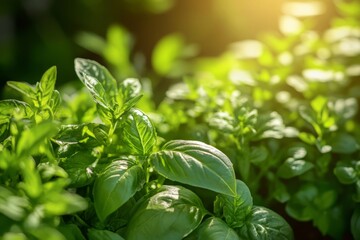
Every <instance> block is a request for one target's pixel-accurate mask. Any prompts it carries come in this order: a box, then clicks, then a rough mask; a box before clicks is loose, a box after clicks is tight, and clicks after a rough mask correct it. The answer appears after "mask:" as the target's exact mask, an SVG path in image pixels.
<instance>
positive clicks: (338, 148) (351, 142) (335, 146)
mask: <svg viewBox="0 0 360 240" xmlns="http://www.w3.org/2000/svg"><path fill="white" fill-rule="evenodd" d="M330 146H331V147H332V151H333V152H335V153H343V154H351V153H354V152H355V151H357V150H359V144H358V143H357V141H356V139H355V138H354V137H353V136H351V135H350V134H348V133H345V132H342V133H338V134H336V135H335V136H334V138H333V139H332V141H331V143H330Z"/></svg>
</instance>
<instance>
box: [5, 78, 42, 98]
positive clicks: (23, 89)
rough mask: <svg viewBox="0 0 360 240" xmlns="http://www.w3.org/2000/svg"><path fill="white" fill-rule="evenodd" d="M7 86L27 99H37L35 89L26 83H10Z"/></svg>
mask: <svg viewBox="0 0 360 240" xmlns="http://www.w3.org/2000/svg"><path fill="white" fill-rule="evenodd" d="M7 85H8V86H10V87H11V88H13V89H15V90H17V91H18V92H20V93H22V94H23V95H24V96H26V97H29V98H32V99H35V98H36V91H35V87H34V86H32V85H30V84H28V83H26V82H15V81H8V82H7Z"/></svg>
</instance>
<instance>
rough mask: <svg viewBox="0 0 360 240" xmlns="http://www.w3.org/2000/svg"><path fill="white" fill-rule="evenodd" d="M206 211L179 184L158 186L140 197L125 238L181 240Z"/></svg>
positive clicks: (197, 198)
mask: <svg viewBox="0 0 360 240" xmlns="http://www.w3.org/2000/svg"><path fill="white" fill-rule="evenodd" d="M205 212H206V210H205V209H204V207H203V205H202V202H201V200H200V198H199V197H198V196H197V195H195V194H194V193H193V192H191V191H190V190H188V189H186V188H184V187H180V186H166V185H164V186H162V187H161V188H160V189H159V190H158V191H157V192H156V193H155V194H152V195H150V196H149V197H148V198H146V199H144V200H143V202H141V204H140V205H139V207H138V208H137V210H136V211H135V213H134V215H133V216H132V218H131V220H130V223H129V225H128V230H127V237H126V239H128V240H143V239H147V240H172V239H174V240H175V239H182V238H184V237H185V236H187V235H188V234H189V233H191V232H192V231H193V230H194V229H195V228H197V226H198V225H199V224H200V222H201V220H202V218H203V216H204V214H205Z"/></svg>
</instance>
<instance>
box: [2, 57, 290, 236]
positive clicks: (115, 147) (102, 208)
mask: <svg viewBox="0 0 360 240" xmlns="http://www.w3.org/2000/svg"><path fill="white" fill-rule="evenodd" d="M75 70H76V73H77V74H78V76H79V78H80V80H81V81H82V82H83V84H84V85H85V86H86V88H87V89H88V90H89V92H90V95H91V97H92V98H93V101H94V106H90V107H89V109H86V110H85V112H86V114H87V115H88V116H86V119H89V120H91V121H89V122H86V121H84V122H78V123H77V120H78V119H77V116H78V114H74V115H72V114H71V112H72V111H75V112H77V111H83V110H82V109H81V107H82V106H81V104H79V105H76V106H75V108H73V109H67V107H68V105H67V104H71V102H69V103H67V104H63V105H61V104H60V99H61V98H60V97H59V92H57V91H56V90H55V89H54V86H55V80H56V68H55V67H52V68H50V69H49V70H48V71H47V72H46V73H45V74H44V76H43V77H42V79H41V80H40V82H39V83H38V84H37V85H36V86H35V87H33V86H30V85H27V84H26V83H15V82H10V83H9V86H11V87H13V88H14V89H16V90H18V91H19V92H20V93H22V94H23V96H24V101H20V100H3V101H0V109H1V139H2V142H1V145H0V146H1V165H0V170H1V171H0V180H1V182H0V183H1V186H0V190H1V192H0V194H1V195H0V196H1V198H0V209H1V214H0V220H1V222H2V223H3V224H2V227H1V232H0V234H1V236H2V237H3V239H15V238H16V239H54V240H57V239H59V240H60V239H94V240H96V239H130V240H131V239H154V240H155V239H156V240H158V239H164V240H165V239H183V238H185V237H186V236H188V235H190V234H196V232H197V231H200V232H204V231H206V233H202V234H210V235H214V236H215V235H216V236H221V234H222V233H220V235H219V233H218V230H217V228H218V227H217V226H214V227H213V226H209V225H206V221H210V219H212V218H214V217H215V215H218V216H217V217H216V218H214V219H216V221H218V222H219V224H220V225H219V226H220V227H222V228H225V230H224V232H223V234H224V235H223V236H224V237H226V236H227V235H228V233H227V232H226V231H230V232H232V234H233V236H237V233H236V232H238V233H239V234H240V235H239V236H241V237H243V238H249V237H252V236H253V235H254V234H255V236H262V237H264V238H266V239H276V238H277V236H278V235H279V234H280V235H284V236H285V237H286V239H293V233H292V229H291V228H290V226H289V225H288V224H287V223H286V222H285V220H283V219H282V218H281V217H280V216H278V215H277V214H275V213H273V212H271V211H268V210H264V211H263V212H262V217H264V218H266V219H270V220H271V221H269V222H266V221H265V222H263V221H258V220H257V219H256V218H253V215H254V214H253V213H252V212H251V211H252V210H256V209H257V208H256V207H253V206H252V201H251V200H252V198H251V194H250V191H249V189H248V188H247V186H246V185H245V184H244V183H243V182H240V181H239V180H236V177H235V172H234V168H233V164H232V162H231V160H230V159H229V158H228V157H227V156H226V155H225V154H224V153H222V152H221V151H219V150H218V149H216V148H214V147H212V146H210V145H208V144H205V143H203V142H200V141H194V140H192V141H191V140H171V141H168V142H166V143H165V144H164V143H161V142H159V141H158V140H159V139H158V137H157V133H156V130H155V127H154V125H153V123H152V121H151V120H150V118H149V117H148V116H147V115H146V114H145V113H144V112H142V111H141V110H139V109H137V108H135V107H134V106H135V104H136V103H137V102H138V101H139V99H140V97H141V96H142V91H141V85H140V83H139V81H138V80H137V79H134V78H127V79H125V80H124V81H121V82H118V81H116V80H115V78H114V77H113V76H112V75H111V74H110V73H109V72H108V70H107V69H106V68H105V67H103V66H101V65H100V64H98V63H97V62H94V61H91V60H86V59H76V60H75ZM76 97H80V95H78V96H75V98H76ZM80 103H81V102H80ZM93 107H95V109H94V111H92V110H90V109H91V108H93ZM83 117H84V116H83ZM180 184H186V185H184V186H181V185H180ZM187 186H192V187H193V188H194V189H193V190H190V189H188V188H187ZM198 188H204V189H208V190H210V191H212V192H214V194H217V198H218V199H219V200H216V201H215V205H216V212H215V213H212V209H211V208H210V209H207V208H205V206H204V203H203V200H202V199H201V198H200V197H199V196H198V195H197V194H196V193H195V192H194V191H198ZM234 199H236V201H235V200H234ZM205 200H207V201H208V199H205ZM217 202H218V203H217ZM242 209H244V211H242ZM239 212H240V213H241V214H240V215H239V217H237V215H238V213H239ZM208 219H209V220H208ZM272 219H277V221H276V223H277V225H276V227H274V226H272V224H273V223H272V222H273V221H272ZM222 221H225V222H222ZM234 221H235V223H234ZM274 223H275V221H274ZM248 224H260V225H261V227H263V228H264V229H268V228H271V229H273V230H272V231H263V232H255V233H253V232H249V234H247V233H246V232H247V230H246V228H247V226H248ZM204 227H206V230H201V229H204ZM198 229H199V230H198ZM284 229H285V230H284ZM248 235H249V236H248ZM199 238H200V236H199Z"/></svg>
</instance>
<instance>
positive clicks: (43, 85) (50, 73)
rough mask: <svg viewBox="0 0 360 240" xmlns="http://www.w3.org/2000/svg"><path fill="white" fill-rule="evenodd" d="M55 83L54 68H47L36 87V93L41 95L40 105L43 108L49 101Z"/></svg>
mask: <svg viewBox="0 0 360 240" xmlns="http://www.w3.org/2000/svg"><path fill="white" fill-rule="evenodd" d="M55 82H56V67H55V66H53V67H51V68H49V69H48V70H47V71H46V72H45V73H44V75H43V76H42V78H41V80H40V82H39V84H38V85H37V87H38V88H39V89H38V91H39V92H40V93H41V98H40V103H41V104H40V105H41V106H45V105H46V104H47V103H48V102H49V101H50V99H51V97H52V95H53V92H54V89H55Z"/></svg>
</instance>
